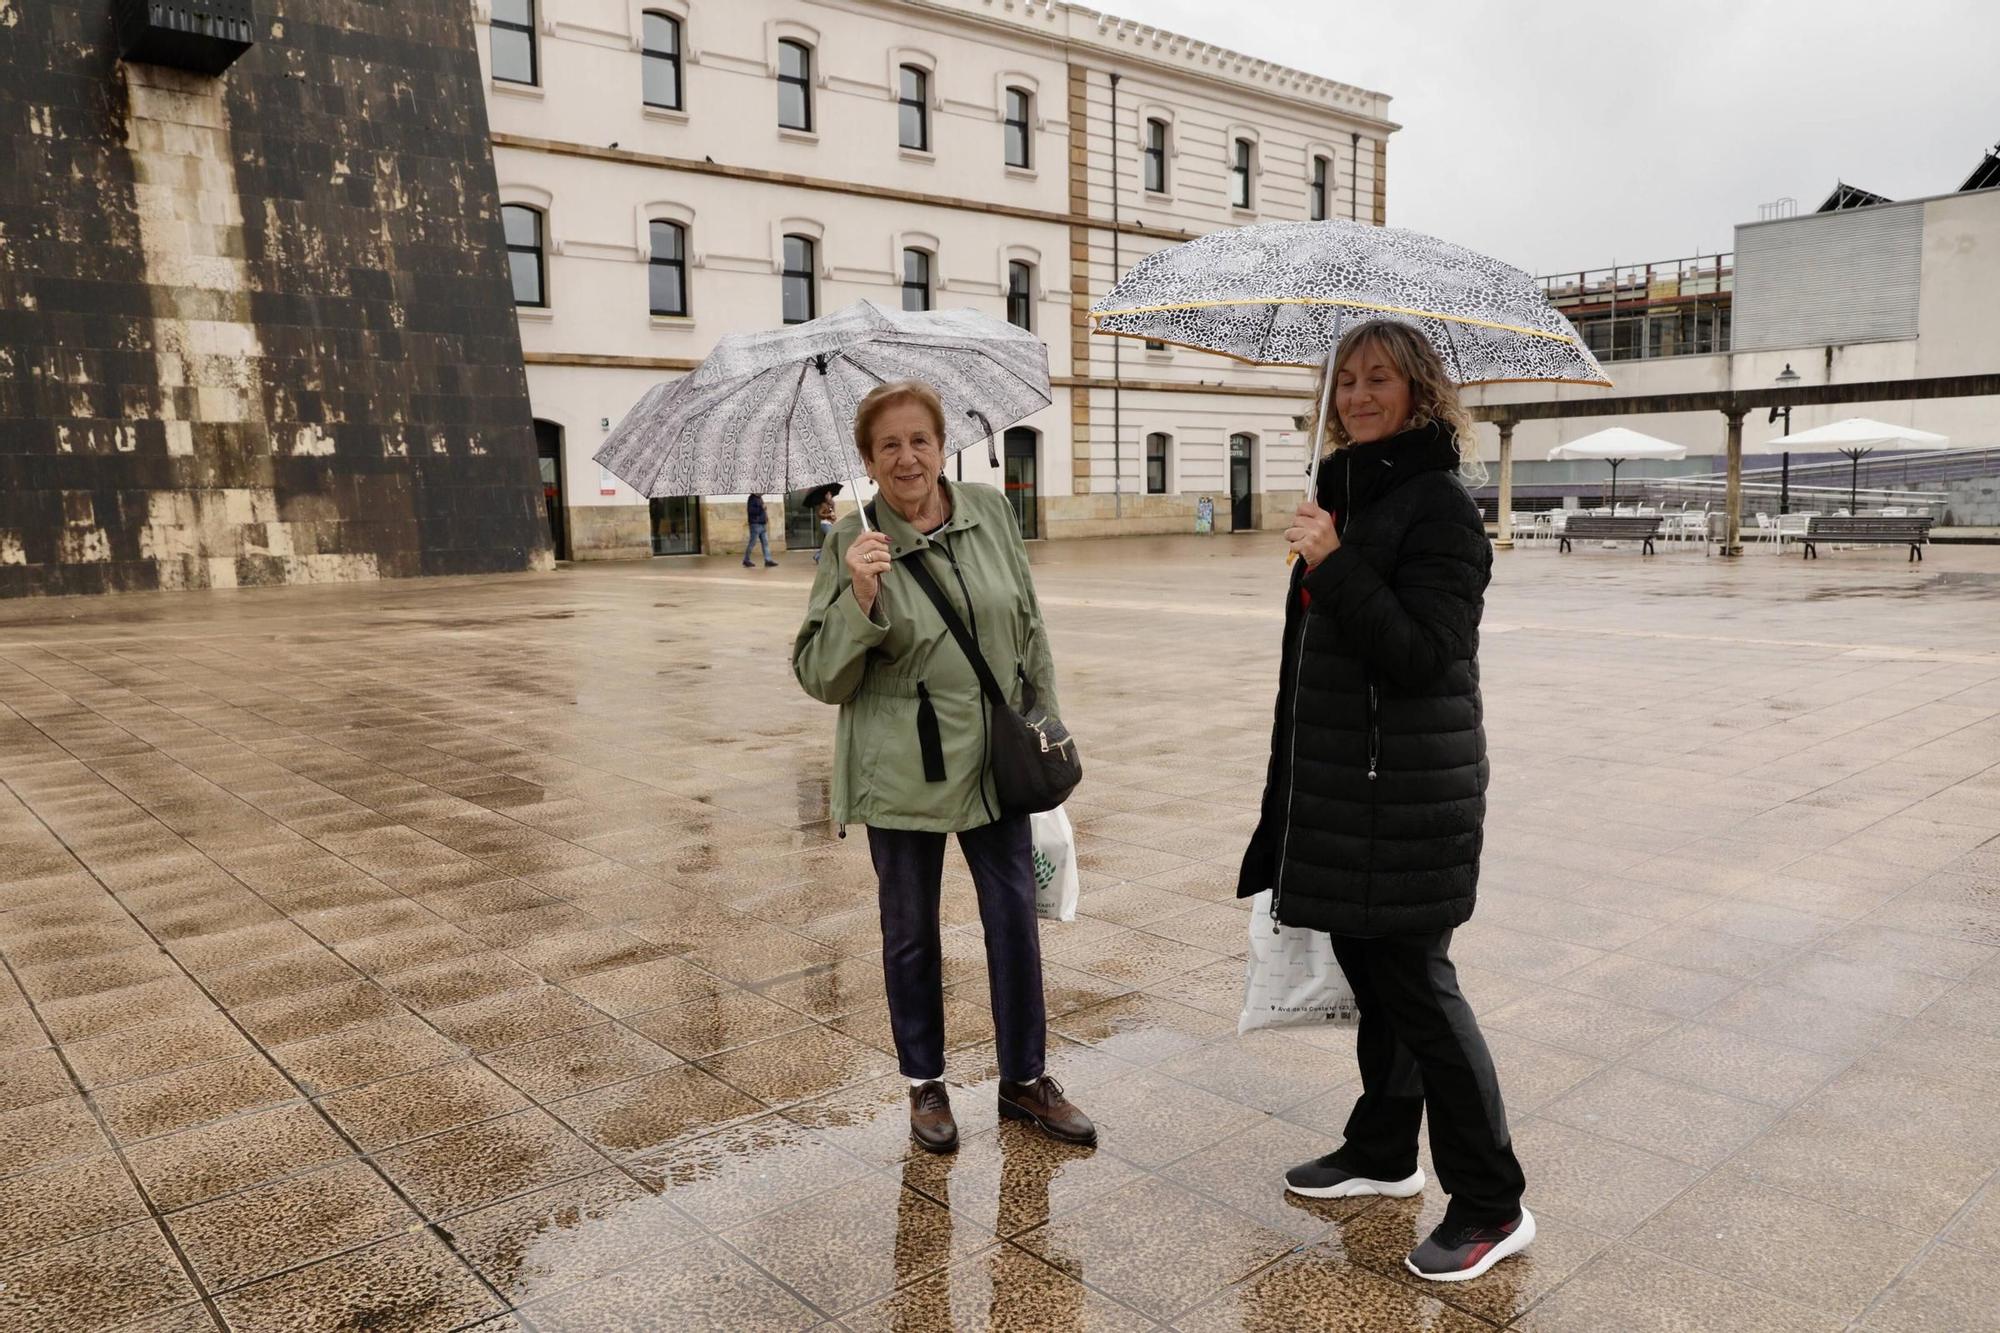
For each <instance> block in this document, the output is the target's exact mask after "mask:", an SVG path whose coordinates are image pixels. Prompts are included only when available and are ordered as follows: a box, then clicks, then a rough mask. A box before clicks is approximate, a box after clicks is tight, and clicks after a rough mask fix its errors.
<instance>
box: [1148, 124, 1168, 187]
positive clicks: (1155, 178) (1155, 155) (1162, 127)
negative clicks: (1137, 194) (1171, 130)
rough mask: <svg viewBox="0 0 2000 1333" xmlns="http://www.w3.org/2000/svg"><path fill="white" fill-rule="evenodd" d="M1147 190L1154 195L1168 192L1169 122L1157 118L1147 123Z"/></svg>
mask: <svg viewBox="0 0 2000 1333" xmlns="http://www.w3.org/2000/svg"><path fill="white" fill-rule="evenodd" d="M1142 152H1143V155H1144V157H1145V159H1146V188H1147V189H1148V190H1149V191H1151V192H1152V193H1154V194H1165V193H1166V192H1167V122H1166V121H1164V120H1161V119H1160V118H1159V117H1157V116H1155V117H1153V118H1152V119H1150V120H1148V121H1147V122H1146V143H1145V147H1144V149H1143V150H1142Z"/></svg>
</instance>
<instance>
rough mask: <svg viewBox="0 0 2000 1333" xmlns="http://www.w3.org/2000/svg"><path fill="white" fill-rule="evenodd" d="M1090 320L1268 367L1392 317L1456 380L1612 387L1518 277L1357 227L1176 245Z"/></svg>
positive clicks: (1285, 229) (1268, 229) (1451, 250)
mask: <svg viewBox="0 0 2000 1333" xmlns="http://www.w3.org/2000/svg"><path fill="white" fill-rule="evenodd" d="M1090 317H1091V319H1092V321H1093V322H1094V323H1095V324H1096V327H1097V331H1098V332H1100V333H1110V334H1118V335H1122V336H1124V337H1128V338H1146V339H1150V340H1152V341H1154V342H1164V343H1174V344H1177V345H1179V346H1182V347H1193V348H1197V349H1199V350H1201V351H1206V352H1219V353H1221V354H1222V355H1223V356H1228V357H1234V358H1236V359H1237V360H1239V361H1249V362H1254V363H1256V364H1258V365H1276V366H1317V365H1320V364H1321V363H1322V362H1324V361H1325V360H1326V358H1327V356H1328V354H1329V353H1330V352H1331V351H1332V350H1333V348H1334V347H1335V346H1336V345H1337V344H1338V343H1339V341H1340V336H1341V332H1342V330H1344V329H1351V328H1353V327H1354V326H1355V325H1356V324H1358V323H1361V322H1362V321H1364V320H1369V319H1394V320H1400V321H1403V322H1405V323H1410V324H1414V325H1416V326H1417V327H1418V328H1420V329H1421V330H1423V332H1424V334H1425V336H1427V337H1428V338H1429V339H1430V341H1431V345H1432V346H1434V347H1436V348H1437V351H1438V355H1439V356H1440V357H1441V358H1443V360H1444V365H1445V369H1446V370H1447V371H1449V372H1450V373H1451V376H1452V378H1453V379H1455V380H1457V381H1458V382H1459V383H1460V384H1500V383H1506V382H1509V381H1514V380H1542V381H1549V382H1554V383H1569V384H1601V385H1606V386H1608V385H1609V384H1610V383H1611V381H1610V379H1609V378H1607V377H1606V376H1605V374H1604V371H1603V368H1602V367H1600V366H1599V365H1598V364H1597V358H1596V357H1594V356H1592V355H1591V354H1590V349H1589V348H1588V347H1586V346H1584V344H1583V341H1582V339H1580V338H1578V337H1577V335H1576V329H1575V328H1574V327H1573V326H1572V325H1571V324H1570V322H1569V321H1568V320H1567V319H1565V318H1563V316H1562V315H1561V314H1560V313H1558V312H1557V310H1556V309H1555V307H1553V306H1551V305H1550V304H1549V302H1548V298H1547V297H1546V296H1545V295H1544V294H1543V292H1542V289H1541V288H1540V287H1539V286H1538V285H1537V284H1536V282H1535V280H1534V279H1533V278H1531V277H1529V276H1528V275H1527V274H1526V273H1523V272H1522V271H1521V270H1520V269H1517V268H1514V267H1512V266H1511V265H1508V264H1503V263H1501V262H1500V261H1499V260H1497V259H1490V258H1488V257H1487V256H1485V255H1482V254H1478V253H1476V252H1474V251H1471V250H1468V249H1466V248H1465V247H1464V246H1462V245H1453V244H1452V243H1451V242H1449V241H1441V240H1438V239H1437V238H1436V237H1435V236H1426V235H1425V234H1423V233H1422V232H1416V231H1406V230H1403V229H1402V228H1398V227H1373V226H1369V225H1367V224H1366V223H1360V222H1345V221H1338V220H1335V221H1327V222H1265V223H1259V224H1257V225H1255V226H1250V227H1238V228H1234V229H1232V230H1228V231H1218V232H1211V233H1210V234H1209V235H1207V236H1202V237H1199V238H1197V239H1195V240H1192V241H1185V242H1183V243H1181V244H1180V245H1175V246H1170V247H1168V248H1167V249H1165V250H1159V251H1156V252H1154V253H1153V254H1150V255H1148V256H1146V258H1144V259H1142V260H1140V261H1139V262H1138V263H1137V264H1135V265H1133V266H1132V270H1131V271H1130V272H1129V273H1127V274H1126V275H1125V277H1124V279H1123V280H1122V281H1121V282H1119V283H1118V285H1117V286H1115V287H1113V288H1112V289H1111V291H1110V292H1108V293H1106V294H1105V296H1104V297H1103V299H1101V300H1099V301H1098V302H1097V304H1095V305H1093V306H1092V307H1091V308H1090Z"/></svg>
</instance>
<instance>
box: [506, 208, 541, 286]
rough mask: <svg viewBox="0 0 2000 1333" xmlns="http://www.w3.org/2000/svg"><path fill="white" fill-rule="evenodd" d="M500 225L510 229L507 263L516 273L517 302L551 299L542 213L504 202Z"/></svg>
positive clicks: (508, 232)
mask: <svg viewBox="0 0 2000 1333" xmlns="http://www.w3.org/2000/svg"><path fill="white" fill-rule="evenodd" d="M500 225H501V227H502V229H503V230H505V231H506V233H507V267H508V268H509V269H510V270H512V272H513V275H514V304H515V305H527V306H545V305H547V304H548V303H549V290H548V282H547V273H546V264H545V261H544V258H543V251H542V213H541V210H540V209H535V208H530V207H528V206H527V205H526V204H503V205H501V207H500Z"/></svg>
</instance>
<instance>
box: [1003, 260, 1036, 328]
mask: <svg viewBox="0 0 2000 1333" xmlns="http://www.w3.org/2000/svg"><path fill="white" fill-rule="evenodd" d="M1007 322H1008V323H1009V324H1012V325H1013V326H1014V327H1015V328H1017V329H1027V330H1029V331H1031V332H1032V331H1033V329H1034V327H1035V266H1034V265H1033V264H1030V263H1028V262H1027V261H1026V260H1024V259H1010V260H1008V261H1007Z"/></svg>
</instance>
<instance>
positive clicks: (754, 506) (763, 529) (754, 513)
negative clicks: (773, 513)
mask: <svg viewBox="0 0 2000 1333" xmlns="http://www.w3.org/2000/svg"><path fill="white" fill-rule="evenodd" d="M744 509H745V512H746V513H747V515H748V517H749V519H750V540H749V541H748V542H746V543H744V546H743V568H745V569H751V568H754V566H753V565H752V564H751V562H750V552H752V551H754V550H756V549H757V548H758V547H759V546H762V547H763V548H764V568H766V569H769V568H771V567H772V566H773V565H776V564H777V563H778V562H777V561H775V560H773V559H772V558H771V522H770V519H769V517H768V516H767V515H766V514H765V512H764V497H763V496H761V495H753V496H751V497H750V503H749V504H747V505H745V506H744Z"/></svg>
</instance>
